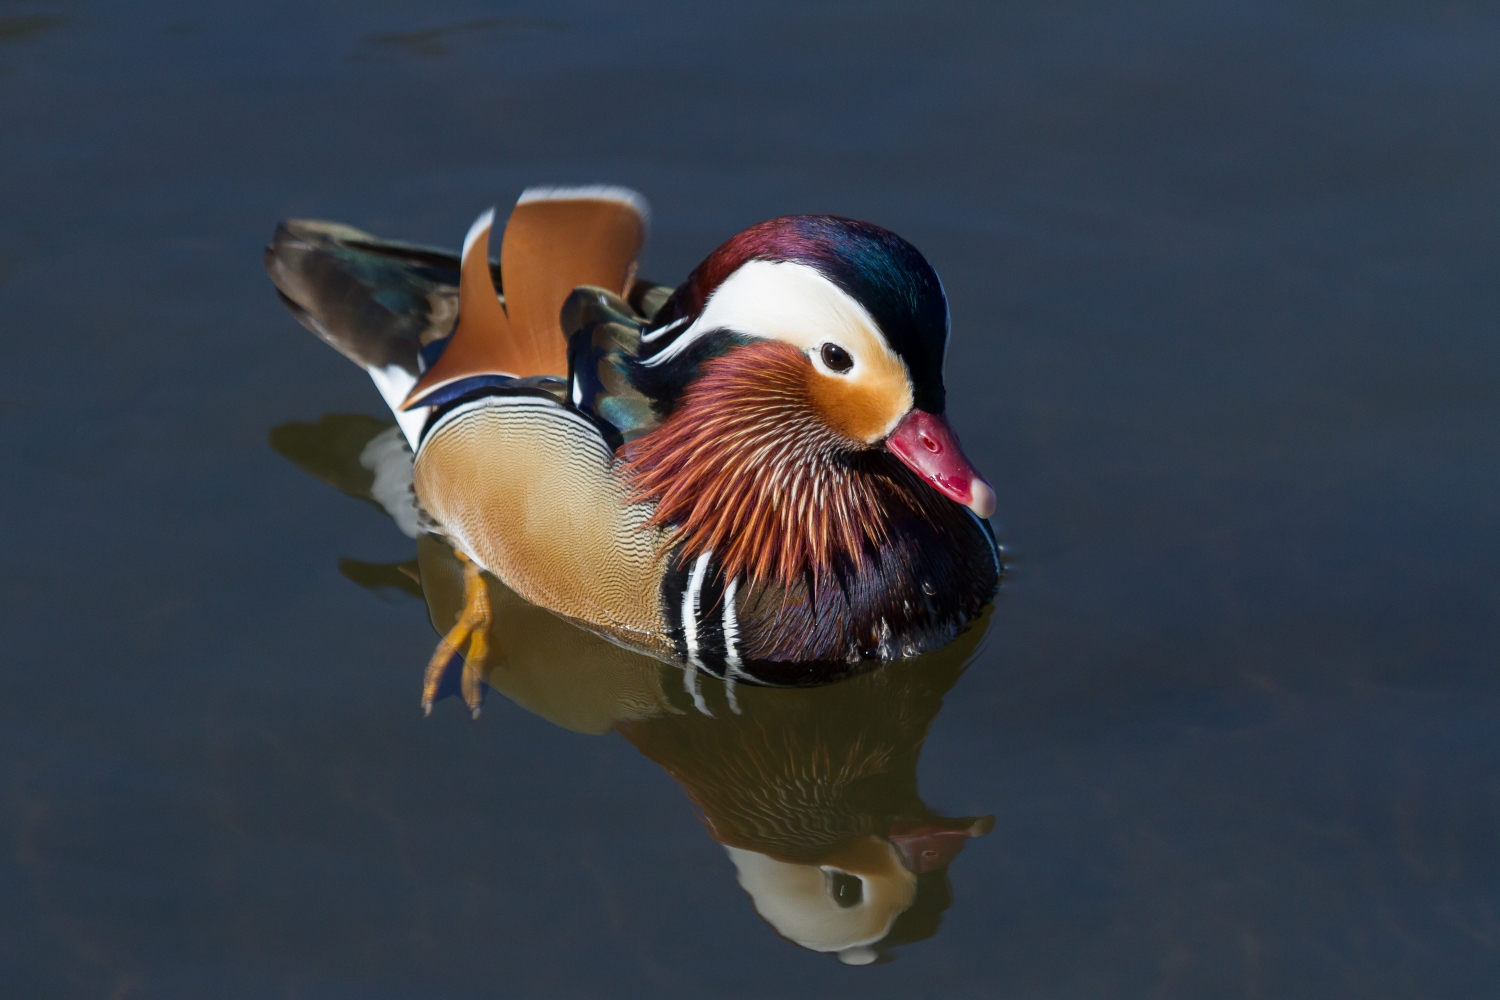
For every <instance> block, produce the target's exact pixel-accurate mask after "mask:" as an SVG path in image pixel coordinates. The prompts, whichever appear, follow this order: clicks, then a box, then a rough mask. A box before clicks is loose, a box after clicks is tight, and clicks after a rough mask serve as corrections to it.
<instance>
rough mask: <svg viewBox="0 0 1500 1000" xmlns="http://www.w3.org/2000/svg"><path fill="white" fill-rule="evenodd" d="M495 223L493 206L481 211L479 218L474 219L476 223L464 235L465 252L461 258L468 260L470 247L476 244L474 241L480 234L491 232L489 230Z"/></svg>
mask: <svg viewBox="0 0 1500 1000" xmlns="http://www.w3.org/2000/svg"><path fill="white" fill-rule="evenodd" d="M494 225H495V209H494V208H493V207H491V208H488V209H486V210H485V211H483V212H481V213H479V218H477V219H475V220H474V224H473V225H472V226H470V227H469V232H468V235H466V236H465V237H464V252H463V255H462V256H461V257H460V258H459V259H460V260H468V259H469V248H470V247H472V246H473V245H474V241H475V240H477V239H479V237H480V236H482V235H484V234H485V233H487V232H489V230H490V229H491V228H493V227H494Z"/></svg>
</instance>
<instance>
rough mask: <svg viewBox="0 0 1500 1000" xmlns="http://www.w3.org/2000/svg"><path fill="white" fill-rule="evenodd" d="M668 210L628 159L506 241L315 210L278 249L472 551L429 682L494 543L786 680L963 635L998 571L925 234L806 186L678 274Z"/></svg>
mask: <svg viewBox="0 0 1500 1000" xmlns="http://www.w3.org/2000/svg"><path fill="white" fill-rule="evenodd" d="M647 218H648V212H647V208H646V205H645V202H644V200H643V199H641V198H640V196H639V195H637V194H635V193H634V192H631V191H628V190H625V189H621V188H569V189H558V188H543V189H529V190H527V191H526V192H525V193H524V194H523V195H522V196H521V198H520V199H519V201H518V202H517V204H516V207H515V209H514V211H513V212H512V214H511V216H510V219H509V221H508V222H507V224H506V226H505V229H504V234H503V237H502V239H501V247H500V259H499V262H498V265H497V264H496V263H494V262H493V261H491V259H490V256H489V245H490V241H491V230H492V228H493V224H494V213H493V211H491V212H487V213H485V214H483V215H481V216H480V218H479V219H478V220H477V221H476V222H475V223H474V225H473V227H472V228H471V229H470V231H469V233H468V236H467V238H466V239H465V240H464V244H463V250H462V252H461V254H460V255H459V256H458V257H457V258H455V257H454V256H453V255H452V254H449V253H445V252H443V251H439V250H434V249H431V248H426V247H418V246H414V245H410V244H402V243H393V242H386V241H381V240H377V239H375V238H374V237H372V236H370V235H368V234H366V233H363V232H360V231H359V230H356V229H352V228H350V227H347V226H341V225H337V224H332V223H321V222H310V221H300V220H292V221H288V222H285V223H283V224H282V225H281V226H280V227H279V228H278V229H277V232H276V234H275V237H274V238H273V241H272V243H271V245H270V246H269V247H268V248H267V250H266V258H265V263H266V267H267V270H268V271H269V273H270V275H271V277H272V279H273V281H274V283H275V284H276V287H277V289H278V292H279V293H280V296H281V298H282V300H283V302H284V303H285V304H286V305H287V306H288V307H289V308H290V310H291V311H292V312H293V314H294V315H295V316H296V317H297V318H298V319H299V320H300V321H301V322H302V323H303V324H304V325H305V326H307V327H308V328H309V329H311V330H312V331H313V332H314V333H315V334H317V335H318V336H320V337H321V338H323V339H324V340H325V341H327V342H328V343H330V344H331V345H332V346H334V347H335V348H337V349H338V350H340V351H341V352H342V353H344V354H345V355H346V356H348V357H349V358H351V359H352V360H353V361H355V362H356V363H357V364H359V365H361V366H362V367H363V368H365V370H366V371H367V372H368V373H369V374H370V376H371V378H372V380H373V381H374V382H375V384H376V386H377V388H378V389H379V390H380V392H381V394H382V396H383V397H384V399H385V400H386V402H387V403H388V404H389V405H390V407H391V409H392V411H393V413H394V414H395V417H396V420H397V423H398V425H399V428H400V437H399V438H393V439H391V440H390V441H388V442H386V445H387V446H388V447H394V448H396V449H397V450H399V451H402V452H405V451H406V449H407V448H409V450H410V453H411V454H412V455H414V456H415V460H414V463H412V464H410V465H408V466H406V467H405V472H404V473H403V471H402V469H401V468H400V467H399V465H400V463H399V462H397V463H394V464H392V463H387V465H386V470H387V474H386V480H387V482H386V484H385V485H386V489H387V490H388V491H389V490H392V489H395V490H396V491H397V492H399V491H400V490H401V489H403V488H405V487H406V485H407V483H406V481H405V480H404V479H403V478H402V477H403V475H409V476H410V490H409V492H410V494H411V497H410V499H411V500H412V501H413V502H409V503H406V505H405V506H406V508H407V509H406V510H405V513H404V514H403V515H402V516H403V517H404V518H405V520H406V521H407V523H408V526H410V527H411V529H412V530H409V531H408V533H414V531H416V530H421V531H427V532H434V533H438V534H441V535H442V536H443V537H445V538H446V539H447V541H448V542H449V543H450V544H451V545H452V546H453V549H454V550H455V552H456V553H457V555H458V556H459V558H460V559H461V560H462V561H463V563H464V565H465V566H466V571H465V581H466V583H465V593H466V599H465V610H464V613H463V614H461V615H460V616H459V617H458V620H457V621H456V623H455V624H454V625H453V627H452V628H451V629H450V630H449V631H448V632H447V634H446V635H445V637H444V640H443V642H442V643H440V644H439V647H438V652H437V653H436V654H435V655H434V657H433V660H432V663H431V664H430V665H429V669H428V676H427V680H426V683H425V684H424V694H423V702H424V705H425V706H426V707H427V708H428V709H429V710H430V707H431V702H432V698H433V695H434V692H435V690H436V685H437V684H438V681H439V679H440V677H441V675H442V673H443V671H444V670H445V668H446V665H447V663H448V661H449V659H451V658H452V657H453V655H454V654H455V653H457V652H464V653H465V654H466V655H467V657H468V658H470V659H482V658H483V656H484V655H485V652H486V647H485V645H484V643H485V640H484V638H483V637H484V635H485V631H486V624H487V622H488V621H489V616H490V614H491V611H490V609H489V608H488V606H487V602H486V598H485V588H484V586H483V583H482V580H481V573H480V571H481V570H484V571H488V572H489V573H490V574H493V575H494V576H495V577H497V578H498V579H499V580H501V581H503V582H504V583H505V584H506V585H507V586H508V587H509V588H511V589H512V590H514V591H515V592H516V593H517V594H519V595H520V596H521V597H523V598H524V599H526V600H527V601H530V602H533V603H534V604H537V605H540V606H541V607H543V608H546V609H548V610H550V611H552V612H554V613H556V614H558V615H562V616H564V617H566V618H568V619H570V620H572V621H574V622H576V623H578V624H579V625H582V626H583V627H585V628H587V629H590V630H592V631H594V632H596V633H598V634H600V635H603V636H605V637H607V638H609V639H611V640H612V641H614V642H616V643H619V644H622V645H625V646H627V647H629V648H632V649H636V650H639V651H641V652H643V653H646V654H648V655H650V656H652V657H654V658H657V659H659V660H665V661H668V662H672V663H677V664H680V665H683V666H684V667H685V668H687V669H688V670H689V671H690V672H693V673H694V674H696V671H699V670H702V671H706V672H708V673H711V674H714V675H717V676H719V677H725V678H729V679H731V680H747V681H751V682H759V683H765V684H773V685H797V684H809V683H820V682H824V681H828V680H831V679H835V678H837V677H840V676H843V675H846V674H849V673H852V672H854V671H856V670H858V669H859V668H860V666H861V665H863V664H868V663H870V662H880V661H887V660H893V659H901V658H907V657H912V656H916V655H919V654H921V653H924V652H927V651H929V650H932V649H935V648H937V647H939V646H942V645H943V644H944V643H946V642H948V641H949V640H951V639H952V638H953V637H954V636H955V635H957V634H958V633H959V632H960V631H962V630H963V629H964V628H965V627H966V626H967V625H968V623H969V622H971V621H972V620H973V619H974V618H975V617H976V616H977V615H978V614H979V613H980V611H981V610H982V609H983V608H984V607H985V606H986V605H987V604H988V603H989V601H990V600H991V598H992V597H993V595H994V593H995V590H996V587H997V585H998V580H999V575H1000V571H1001V562H1000V558H999V551H1000V550H999V548H998V546H997V544H996V542H995V537H994V534H993V532H992V530H991V529H990V526H989V524H988V521H987V518H988V517H989V515H990V514H991V513H992V512H993V510H994V500H995V494H994V491H993V490H992V489H991V488H990V486H989V485H988V483H986V482H985V480H984V479H983V478H982V477H981V476H980V475H979V474H978V473H977V472H976V471H975V469H974V467H973V466H972V465H971V464H970V462H969V461H968V459H967V458H966V457H965V456H964V453H963V451H962V449H961V448H960V446H959V443H958V438H957V436H956V435H955V433H954V432H953V429H952V427H951V426H950V424H949V423H948V420H947V418H946V417H945V416H944V402H945V398H944V385H943V361H944V355H945V352H946V347H947V341H948V334H949V313H948V303H947V298H946V294H945V292H944V289H943V286H942V282H941V281H940V280H939V278H938V276H937V274H936V272H935V271H934V270H933V268H932V266H931V265H930V264H929V263H928V262H927V261H926V259H925V258H924V257H923V256H922V255H921V253H920V252H918V251H917V249H916V248H915V247H913V246H912V245H911V244H910V243H908V242H906V241H905V240H903V239H901V238H900V237H899V236H896V235H895V234H894V233H891V232H888V231H887V230H884V229H881V228H880V227H878V226H874V225H871V224H869V223H864V222H856V221H852V220H849V219H844V218H839V217H835V216H806V215H804V216H788V217H784V218H778V219H772V220H770V221H768V222H763V223H760V224H759V225H756V226H752V227H751V228H749V229H747V230H745V231H744V232H742V233H740V234H739V235H737V236H735V237H733V238H731V239H730V240H729V241H727V242H726V243H724V244H723V245H722V246H720V247H719V248H718V249H716V250H715V251H713V253H711V254H710V255H709V256H708V257H707V258H706V259H705V260H704V261H703V263H702V264H700V265H699V266H698V267H697V268H696V269H694V270H693V272H692V273H691V274H690V275H689V276H688V279H687V280H686V281H685V282H684V283H682V284H681V285H680V286H678V287H677V288H676V289H675V290H674V289H670V288H667V287H665V286H661V285H657V284H654V283H652V282H648V281H644V280H641V279H638V277H637V274H636V269H637V264H636V259H637V256H638V254H639V253H640V250H641V249H642V247H643V245H644V241H645V236H646V231H647ZM497 282H498V285H499V287H498V288H497ZM502 293H503V297H502ZM407 461H408V462H410V459H409V458H408V459H407ZM392 469H395V471H394V472H392V471H391V470H392ZM393 477H394V478H393ZM376 478H377V479H378V478H379V473H378V472H377V474H376ZM393 502H394V503H395V504H396V506H398V507H399V506H401V505H402V501H401V499H400V498H399V497H396V498H395V499H394V501H393ZM399 519H400V518H398V520H399Z"/></svg>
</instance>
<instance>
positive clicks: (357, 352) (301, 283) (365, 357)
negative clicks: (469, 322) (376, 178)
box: [265, 219, 499, 375]
mask: <svg viewBox="0 0 1500 1000" xmlns="http://www.w3.org/2000/svg"><path fill="white" fill-rule="evenodd" d="M265 267H266V271H267V273H268V274H270V276H271V280H272V281H273V282H274V283H275V285H276V289H277V291H278V292H279V293H280V294H281V300H282V302H284V303H285V304H286V306H287V308H288V309H290V310H291V312H292V315H294V316H296V317H297V319H298V321H300V322H301V323H302V325H303V326H305V327H307V328H308V329H309V330H311V331H312V332H313V333H315V334H317V336H318V337H320V338H321V339H323V340H324V341H326V342H327V343H328V344H329V345H331V346H332V347H333V348H334V349H335V350H337V351H338V352H339V353H341V354H343V355H344V356H345V357H347V358H349V359H350V360H351V361H353V362H354V363H355V364H357V365H359V366H360V367H362V368H372V367H373V368H388V367H390V366H392V365H396V366H398V367H400V368H403V369H405V370H406V371H408V372H410V373H411V374H413V375H416V374H418V371H419V367H420V366H419V362H418V355H419V353H420V352H421V350H422V348H423V347H426V346H427V345H429V344H431V343H433V342H434V341H436V340H440V339H442V338H445V337H447V336H448V335H449V334H450V333H451V332H452V331H453V325H454V322H455V320H456V319H457V316H458V278H459V261H458V255H457V254H455V253H450V252H447V251H444V250H437V249H433V248H431V247H421V246H415V245H413V244H409V243H395V242H388V241H385V240H379V239H376V238H375V237H374V236H371V235H370V234H369V233H365V232H361V231H360V230H358V229H354V228H352V227H350V226H344V225H340V224H338V223H336V222H321V221H316V220H310V219H289V220H287V221H286V222H283V223H282V224H281V225H280V226H278V227H276V234H275V235H274V236H273V237H272V238H271V245H270V246H268V247H266V253H265ZM490 269H491V272H492V273H494V274H496V275H497V276H498V272H499V265H498V264H496V263H495V262H493V261H492V262H491V263H490Z"/></svg>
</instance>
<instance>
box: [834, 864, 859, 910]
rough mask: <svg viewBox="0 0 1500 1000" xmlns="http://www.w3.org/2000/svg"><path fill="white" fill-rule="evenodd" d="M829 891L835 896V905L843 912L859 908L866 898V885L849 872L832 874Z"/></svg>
mask: <svg viewBox="0 0 1500 1000" xmlns="http://www.w3.org/2000/svg"><path fill="white" fill-rule="evenodd" d="M828 889H829V891H830V892H831V893H832V895H833V901H834V903H836V904H838V907H839V909H841V910H847V909H848V908H849V907H851V906H858V905H859V904H860V902H861V901H862V900H863V899H864V898H865V884H864V883H863V882H861V881H860V880H859V877H858V876H856V875H850V874H848V873H847V872H832V873H831V874H830V877H829V879H828Z"/></svg>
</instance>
